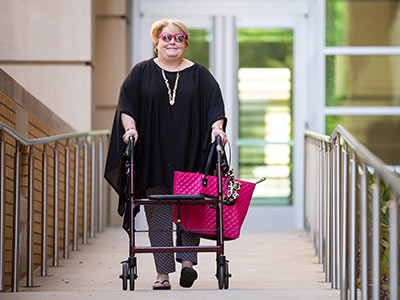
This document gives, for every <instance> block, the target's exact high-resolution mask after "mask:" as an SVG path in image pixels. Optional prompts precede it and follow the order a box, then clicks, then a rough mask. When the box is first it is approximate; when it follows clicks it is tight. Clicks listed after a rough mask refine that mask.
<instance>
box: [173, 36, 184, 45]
mask: <svg viewBox="0 0 400 300" xmlns="http://www.w3.org/2000/svg"><path fill="white" fill-rule="evenodd" d="M184 40H185V36H184V35H183V34H177V35H176V36H175V41H177V42H178V43H182V42H183V41H184Z"/></svg>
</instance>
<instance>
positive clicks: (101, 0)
mask: <svg viewBox="0 0 400 300" xmlns="http://www.w3.org/2000/svg"><path fill="white" fill-rule="evenodd" d="M128 2H129V1H127V0H96V1H95V9H96V22H95V24H96V25H95V28H96V35H95V63H94V95H95V96H94V107H93V116H94V123H93V128H94V129H111V125H112V122H113V119H114V113H115V108H116V106H117V103H118V95H119V89H120V86H121V84H122V81H123V80H124V79H125V77H126V75H127V74H128V72H129V69H130V64H129V59H128V54H129V53H128V51H129V42H128V41H129V37H128V34H129V17H128V15H129V6H128ZM117 204H118V199H117V194H116V193H115V192H114V191H112V192H111V207H110V220H109V222H110V225H112V226H121V224H122V219H121V217H120V216H119V215H118V214H117Z"/></svg>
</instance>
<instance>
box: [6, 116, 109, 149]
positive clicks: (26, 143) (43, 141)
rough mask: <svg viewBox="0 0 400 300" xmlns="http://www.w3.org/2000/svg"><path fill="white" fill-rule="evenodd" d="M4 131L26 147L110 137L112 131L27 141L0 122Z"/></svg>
mask: <svg viewBox="0 0 400 300" xmlns="http://www.w3.org/2000/svg"><path fill="white" fill-rule="evenodd" d="M1 129H2V130H4V131H5V132H7V133H8V134H9V135H10V136H12V137H13V138H14V139H16V140H17V141H18V142H20V143H21V145H24V146H34V145H43V144H48V143H52V142H57V141H61V140H68V139H74V138H80V137H89V136H100V135H109V134H110V130H93V131H86V132H73V133H67V134H59V135H53V136H49V137H44V138H37V139H26V138H24V137H23V136H22V135H20V134H18V133H17V132H16V131H14V130H13V129H11V128H10V127H8V126H7V125H6V124H4V123H1V122H0V130H1Z"/></svg>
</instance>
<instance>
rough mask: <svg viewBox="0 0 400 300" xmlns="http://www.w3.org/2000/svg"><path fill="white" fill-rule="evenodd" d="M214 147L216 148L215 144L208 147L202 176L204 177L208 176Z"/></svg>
mask: <svg viewBox="0 0 400 300" xmlns="http://www.w3.org/2000/svg"><path fill="white" fill-rule="evenodd" d="M215 147H216V143H212V144H211V147H210V152H209V153H208V158H207V162H206V167H205V168H204V175H205V176H208V175H209V174H210V170H211V163H212V160H213V156H214V151H215Z"/></svg>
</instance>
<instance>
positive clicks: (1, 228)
mask: <svg viewBox="0 0 400 300" xmlns="http://www.w3.org/2000/svg"><path fill="white" fill-rule="evenodd" d="M0 134H1V136H0V137H1V141H0V291H1V292H4V291H5V278H4V277H5V264H4V263H5V258H4V254H5V216H6V213H5V206H6V205H5V204H6V198H5V195H6V194H5V191H4V187H5V180H6V176H5V170H6V169H5V168H6V167H5V156H6V152H5V143H6V142H5V140H4V131H3V129H2V130H1V132H0Z"/></svg>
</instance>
